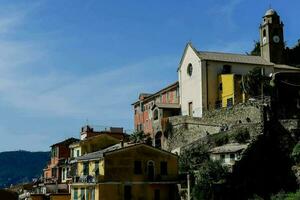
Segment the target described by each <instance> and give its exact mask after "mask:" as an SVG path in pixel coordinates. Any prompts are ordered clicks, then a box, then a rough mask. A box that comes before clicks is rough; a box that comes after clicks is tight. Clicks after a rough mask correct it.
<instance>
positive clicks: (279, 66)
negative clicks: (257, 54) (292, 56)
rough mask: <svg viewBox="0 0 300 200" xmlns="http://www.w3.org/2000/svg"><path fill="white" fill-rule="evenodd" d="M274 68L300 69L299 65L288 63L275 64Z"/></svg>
mask: <svg viewBox="0 0 300 200" xmlns="http://www.w3.org/2000/svg"><path fill="white" fill-rule="evenodd" d="M274 68H277V69H288V70H299V71H300V67H293V66H290V65H282V64H275V65H274Z"/></svg>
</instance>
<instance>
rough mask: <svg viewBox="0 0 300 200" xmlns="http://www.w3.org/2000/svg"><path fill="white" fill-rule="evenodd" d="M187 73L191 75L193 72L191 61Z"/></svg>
mask: <svg viewBox="0 0 300 200" xmlns="http://www.w3.org/2000/svg"><path fill="white" fill-rule="evenodd" d="M187 74H188V75H189V76H192V74H193V65H192V64H191V63H190V64H189V65H188V67H187Z"/></svg>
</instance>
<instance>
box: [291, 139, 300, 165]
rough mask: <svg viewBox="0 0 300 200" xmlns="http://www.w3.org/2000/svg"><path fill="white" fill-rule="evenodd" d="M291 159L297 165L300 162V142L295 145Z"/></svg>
mask: <svg viewBox="0 0 300 200" xmlns="http://www.w3.org/2000/svg"><path fill="white" fill-rule="evenodd" d="M291 157H292V159H293V160H294V161H295V162H296V163H299V162H300V142H298V143H297V144H296V145H295V147H294V149H293V152H292V154H291Z"/></svg>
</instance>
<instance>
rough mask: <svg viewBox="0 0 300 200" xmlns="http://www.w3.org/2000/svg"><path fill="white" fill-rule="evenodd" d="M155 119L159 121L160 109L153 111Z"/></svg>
mask: <svg viewBox="0 0 300 200" xmlns="http://www.w3.org/2000/svg"><path fill="white" fill-rule="evenodd" d="M153 119H154V120H157V119H158V109H155V110H154V111H153Z"/></svg>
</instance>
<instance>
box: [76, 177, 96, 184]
mask: <svg viewBox="0 0 300 200" xmlns="http://www.w3.org/2000/svg"><path fill="white" fill-rule="evenodd" d="M98 179H99V176H91V175H87V176H86V175H83V176H74V177H73V183H97V182H98Z"/></svg>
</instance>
